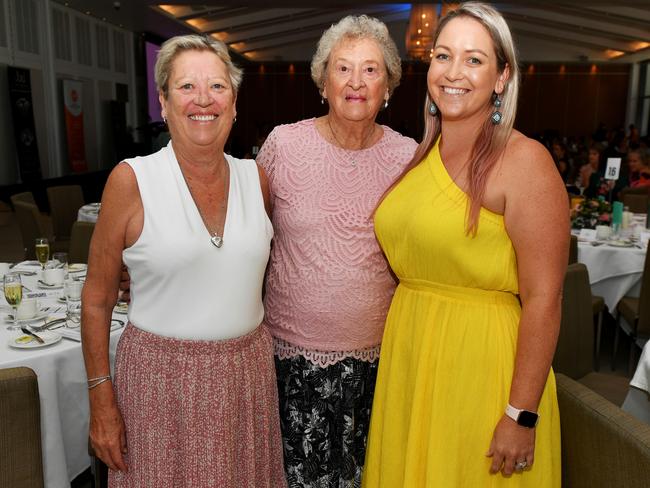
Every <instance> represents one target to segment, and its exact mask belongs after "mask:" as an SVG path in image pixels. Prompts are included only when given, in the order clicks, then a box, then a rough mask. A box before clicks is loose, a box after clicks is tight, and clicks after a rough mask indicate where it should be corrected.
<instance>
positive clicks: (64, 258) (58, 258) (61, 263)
mask: <svg viewBox="0 0 650 488" xmlns="http://www.w3.org/2000/svg"><path fill="white" fill-rule="evenodd" d="M52 260H53V261H54V262H55V263H54V264H55V265H56V267H57V268H63V274H64V275H65V277H66V278H67V277H68V253H67V252H55V253H54V254H52Z"/></svg>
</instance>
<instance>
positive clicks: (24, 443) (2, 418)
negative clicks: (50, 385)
mask: <svg viewBox="0 0 650 488" xmlns="http://www.w3.org/2000/svg"><path fill="white" fill-rule="evenodd" d="M0 486H7V487H11V488H43V463H42V450H41V407H40V401H39V396H38V380H37V378H36V374H35V373H34V371H32V370H31V369H29V368H5V369H0Z"/></svg>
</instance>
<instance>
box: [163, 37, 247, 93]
mask: <svg viewBox="0 0 650 488" xmlns="http://www.w3.org/2000/svg"><path fill="white" fill-rule="evenodd" d="M192 50H196V51H211V52H213V53H214V54H216V55H217V56H219V59H221V61H223V63H224V64H225V65H226V69H227V70H228V76H229V77H230V83H231V84H232V86H233V89H234V92H235V93H237V90H239V85H240V84H241V80H242V70H241V68H238V67H237V66H235V64H234V63H233V62H232V59H230V53H229V52H228V47H227V46H226V45H225V44H224V43H223V42H221V41H219V40H217V39H214V38H212V37H207V36H200V35H198V34H189V35H186V36H176V37H172V38H171V39H168V40H166V41H165V42H164V43H163V45H162V46H161V47H160V51H158V57H157V58H156V67H155V71H154V72H155V78H156V88H158V90H159V91H161V92H162V93H163V96H164V97H165V98H167V93H168V88H169V87H168V86H167V84H168V82H169V75H170V74H171V70H172V64H173V63H174V60H175V59H176V56H178V55H179V54H180V53H182V52H183V51H192Z"/></svg>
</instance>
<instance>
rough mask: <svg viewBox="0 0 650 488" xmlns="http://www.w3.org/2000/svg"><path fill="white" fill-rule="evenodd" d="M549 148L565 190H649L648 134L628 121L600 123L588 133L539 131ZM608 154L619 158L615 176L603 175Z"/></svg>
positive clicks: (614, 193)
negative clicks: (611, 126) (568, 134)
mask: <svg viewBox="0 0 650 488" xmlns="http://www.w3.org/2000/svg"><path fill="white" fill-rule="evenodd" d="M537 139H539V140H540V142H542V143H543V144H544V145H545V146H546V147H547V148H548V150H549V152H550V153H551V155H552V156H553V160H554V161H555V165H556V167H557V169H558V171H559V172H560V175H561V176H562V179H563V180H564V183H565V184H566V185H567V190H568V191H569V193H573V194H582V195H585V196H587V197H590V198H593V197H598V196H601V195H603V196H605V197H606V198H608V199H611V198H617V197H619V196H620V195H621V194H622V193H624V192H627V191H634V192H635V193H636V192H643V191H644V189H645V191H647V192H650V148H649V146H650V144H649V143H650V137H648V136H644V137H641V136H640V135H639V130H638V129H637V128H636V127H635V126H634V125H633V124H631V125H630V126H629V127H628V129H627V130H625V128H623V127H617V128H614V129H607V127H606V126H605V125H604V124H600V126H599V127H598V129H597V130H596V131H595V132H594V133H593V134H591V135H590V136H582V137H562V136H561V135H560V134H558V133H557V132H555V131H549V132H545V133H544V134H542V135H539V136H538V137H537ZM609 158H621V167H620V172H619V177H618V179H617V180H613V181H612V180H607V179H606V178H605V168H606V167H607V160H608V159H609Z"/></svg>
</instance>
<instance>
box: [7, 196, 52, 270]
mask: <svg viewBox="0 0 650 488" xmlns="http://www.w3.org/2000/svg"><path fill="white" fill-rule="evenodd" d="M13 204H14V210H15V212H16V219H17V220H18V227H19V228H20V233H21V235H22V238H23V247H24V250H25V259H36V248H35V247H34V241H35V240H36V238H37V237H43V236H45V237H50V235H49V234H48V233H47V229H46V228H45V225H44V224H43V220H42V219H41V216H40V213H39V211H38V207H37V206H36V205H35V204H33V203H27V202H25V201H15V202H13Z"/></svg>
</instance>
